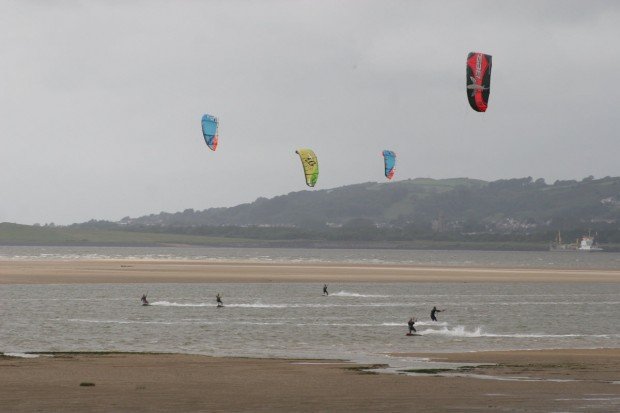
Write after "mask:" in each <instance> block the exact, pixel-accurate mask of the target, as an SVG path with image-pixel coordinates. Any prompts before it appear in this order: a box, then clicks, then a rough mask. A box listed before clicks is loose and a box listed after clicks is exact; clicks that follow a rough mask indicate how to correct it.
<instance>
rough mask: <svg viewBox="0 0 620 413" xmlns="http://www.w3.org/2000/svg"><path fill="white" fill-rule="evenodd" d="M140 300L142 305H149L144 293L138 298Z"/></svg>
mask: <svg viewBox="0 0 620 413" xmlns="http://www.w3.org/2000/svg"><path fill="white" fill-rule="evenodd" d="M140 301H142V305H149V302H148V300H147V299H146V294H142V298H140Z"/></svg>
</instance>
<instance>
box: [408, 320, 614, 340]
mask: <svg viewBox="0 0 620 413" xmlns="http://www.w3.org/2000/svg"><path fill="white" fill-rule="evenodd" d="M416 324H417V323H416ZM418 334H421V335H442V336H450V337H466V338H475V337H498V338H567V337H598V338H609V337H610V336H609V335H607V334H592V335H590V334H588V335H584V334H545V333H503V334H496V333H486V332H484V331H483V330H482V328H481V327H476V328H475V329H474V330H473V331H467V329H466V327H465V326H461V325H459V326H455V327H454V328H449V327H444V328H442V329H439V330H435V329H428V330H422V331H419V332H418Z"/></svg>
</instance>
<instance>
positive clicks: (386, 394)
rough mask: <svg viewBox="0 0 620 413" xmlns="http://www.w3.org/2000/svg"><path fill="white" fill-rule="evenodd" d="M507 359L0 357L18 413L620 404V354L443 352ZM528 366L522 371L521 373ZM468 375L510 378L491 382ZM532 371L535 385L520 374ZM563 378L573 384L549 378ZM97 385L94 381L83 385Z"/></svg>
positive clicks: (1, 397)
mask: <svg viewBox="0 0 620 413" xmlns="http://www.w3.org/2000/svg"><path fill="white" fill-rule="evenodd" d="M435 357H437V358H441V359H450V360H463V361H476V362H483V363H500V364H501V365H500V366H496V367H493V368H489V367H484V368H480V369H474V370H472V371H470V372H468V373H465V374H464V376H457V377H444V376H440V375H432V374H430V375H429V374H422V375H419V376H405V375H396V374H372V373H370V374H369V373H365V372H363V371H359V370H357V369H355V368H351V367H354V366H353V365H351V364H343V363H339V362H333V361H325V362H323V361H316V360H314V361H302V360H274V359H243V358H215V357H207V356H196V355H176V354H165V355H164V354H107V355H106V354H91V355H88V354H64V355H63V354H57V355H55V356H54V357H43V356H42V357H39V358H35V359H23V358H14V357H0V383H2V386H0V406H1V408H0V410H2V411H11V412H32V411H63V412H83V411H89V412H108V411H114V412H198V411H242V412H267V411H269V412H274V411H277V412H291V411H330V412H341V411H355V412H357V411H390V412H409V411H422V412H427V411H428V412H463V411H486V412H497V411H528V412H530V411H533V412H538V411H541V412H543V411H544V412H548V411H591V412H596V411H600V412H610V411H618V410H619V409H620V384H613V383H612V381H613V380H619V379H620V373H619V372H620V350H619V349H607V350H561V351H558V350H546V351H537V352H527V351H515V352H484V353H464V354H439V355H435ZM515 369H519V370H520V371H519V372H515ZM467 374H476V375H477V374H480V375H482V376H484V375H488V376H495V377H500V378H505V379H508V380H496V379H482V378H477V377H478V376H472V377H468V376H467ZM515 376H519V377H520V378H525V377H527V378H528V380H529V381H523V380H515V379H514V377H515ZM556 377H561V378H562V380H566V381H550V380H549V379H550V378H552V379H553V378H556ZM80 383H92V384H94V386H80Z"/></svg>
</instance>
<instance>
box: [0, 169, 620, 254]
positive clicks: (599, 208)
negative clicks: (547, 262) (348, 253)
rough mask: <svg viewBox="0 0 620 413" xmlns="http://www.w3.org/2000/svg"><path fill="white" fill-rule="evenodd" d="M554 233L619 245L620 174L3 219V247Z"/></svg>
mask: <svg viewBox="0 0 620 413" xmlns="http://www.w3.org/2000/svg"><path fill="white" fill-rule="evenodd" d="M558 230H561V231H562V236H563V239H564V240H567V241H573V240H575V239H576V238H577V237H579V236H582V235H583V234H584V232H586V231H589V230H591V231H592V233H593V235H595V236H596V240H597V241H598V242H599V243H602V244H603V246H604V248H605V250H607V251H620V178H610V177H606V178H602V179H593V178H592V177H588V178H585V179H583V180H581V181H579V182H578V181H556V182H555V183H553V184H551V185H548V184H546V183H545V182H544V181H543V180H542V179H539V180H533V179H532V178H529V177H528V178H521V179H508V180H498V181H494V182H486V181H481V180H475V179H467V178H459V179H443V180H434V179H413V180H407V181H397V182H390V183H364V184H358V185H349V186H344V187H341V188H334V189H323V190H308V191H300V192H292V193H290V194H287V195H282V196H277V197H274V198H271V199H266V198H259V199H257V200H256V201H254V202H252V203H249V204H243V205H238V206H235V207H232V208H211V209H206V210H203V211H194V210H191V209H188V210H185V211H183V212H177V213H166V212H162V213H159V214H152V215H148V216H144V217H138V218H129V217H127V218H124V219H122V220H121V221H119V222H109V221H96V220H91V221H89V222H85V223H82V224H74V225H70V226H65V227H59V226H54V225H53V224H51V225H45V226H40V225H39V226H37V225H34V226H27V225H17V224H8V223H4V224H0V245H210V246H230V247H304V248H312V247H320V248H391V249H394V248H401V249H484V250H515V249H520V250H546V249H548V248H549V242H550V241H552V240H553V239H554V238H555V235H556V234H557V231H558Z"/></svg>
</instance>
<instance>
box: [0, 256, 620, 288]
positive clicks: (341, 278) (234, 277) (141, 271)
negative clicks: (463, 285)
mask: <svg viewBox="0 0 620 413" xmlns="http://www.w3.org/2000/svg"><path fill="white" fill-rule="evenodd" d="M185 282H191V283H194V282H319V283H321V282H620V271H611V270H558V269H539V270H537V269H500V268H461V267H419V266H406V265H355V264H305V263H304V264H301V263H299V264H264V263H247V262H245V263H244V262H237V263H234V262H226V263H213V262H205V261H164V260H161V261H144V260H100V261H0V284H70V283H185Z"/></svg>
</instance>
